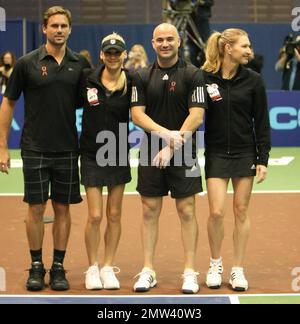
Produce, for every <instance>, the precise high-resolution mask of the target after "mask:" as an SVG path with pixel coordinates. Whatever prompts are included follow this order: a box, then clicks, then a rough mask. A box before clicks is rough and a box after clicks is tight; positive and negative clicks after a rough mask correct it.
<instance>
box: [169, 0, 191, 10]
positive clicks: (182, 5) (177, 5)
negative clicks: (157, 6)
mask: <svg viewBox="0 0 300 324" xmlns="http://www.w3.org/2000/svg"><path fill="white" fill-rule="evenodd" d="M196 2H197V0H169V3H170V6H171V8H172V9H173V10H176V11H181V12H192V11H193V9H194V6H195V5H196Z"/></svg>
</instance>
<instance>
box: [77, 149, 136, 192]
mask: <svg viewBox="0 0 300 324" xmlns="http://www.w3.org/2000/svg"><path fill="white" fill-rule="evenodd" d="M80 164H81V165H80V173H81V184H82V185H84V186H86V187H104V186H116V185H119V184H124V183H128V182H130V181H131V173H130V166H129V165H128V166H103V167H102V166H99V165H98V164H97V162H96V159H93V158H91V157H90V156H88V155H81V157H80Z"/></svg>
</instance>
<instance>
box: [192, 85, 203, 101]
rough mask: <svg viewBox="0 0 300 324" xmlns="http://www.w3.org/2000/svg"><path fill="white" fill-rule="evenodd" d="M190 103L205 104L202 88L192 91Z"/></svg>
mask: <svg viewBox="0 0 300 324" xmlns="http://www.w3.org/2000/svg"><path fill="white" fill-rule="evenodd" d="M192 102H197V103H204V102H205V96H204V88H203V87H197V88H196V89H195V90H194V91H193V94H192Z"/></svg>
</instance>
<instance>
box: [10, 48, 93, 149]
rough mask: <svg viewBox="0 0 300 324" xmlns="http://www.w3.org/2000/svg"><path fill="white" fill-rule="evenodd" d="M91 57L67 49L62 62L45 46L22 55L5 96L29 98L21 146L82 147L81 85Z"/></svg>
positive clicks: (31, 147)
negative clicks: (78, 119)
mask: <svg viewBox="0 0 300 324" xmlns="http://www.w3.org/2000/svg"><path fill="white" fill-rule="evenodd" d="M86 67H89V63H88V62H87V60H86V59H85V58H84V57H82V56H80V55H79V54H77V53H75V52H73V51H71V50H70V49H68V48H67V49H66V54H65V56H64V59H63V61H62V62H61V64H60V65H58V63H57V62H56V60H55V59H54V57H53V56H51V55H49V54H48V53H47V51H46V48H45V46H44V45H43V46H41V47H40V48H38V49H37V50H34V51H32V52H30V53H29V54H27V55H25V56H23V57H21V58H20V59H19V60H18V62H17V64H16V66H15V67H14V70H13V73H12V75H11V77H10V78H9V82H8V85H7V88H6V91H5V94H4V96H6V97H7V98H8V99H9V100H18V98H19V97H20V95H21V93H22V92H23V94H24V100H25V118H24V127H23V132H22V138H21V148H22V149H25V150H31V151H37V152H64V151H76V150H77V149H78V140H77V130H76V113H75V111H76V108H78V107H79V106H80V104H81V103H80V99H79V98H80V96H79V93H80V91H79V87H80V84H79V83H80V80H81V73H82V69H83V68H86Z"/></svg>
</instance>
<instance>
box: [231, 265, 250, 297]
mask: <svg viewBox="0 0 300 324" xmlns="http://www.w3.org/2000/svg"><path fill="white" fill-rule="evenodd" d="M229 283H230V284H231V286H232V289H233V290H236V291H245V290H247V289H248V281H247V279H246V278H245V275H244V269H243V268H240V267H233V268H232V269H231V274H230V279H229Z"/></svg>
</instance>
